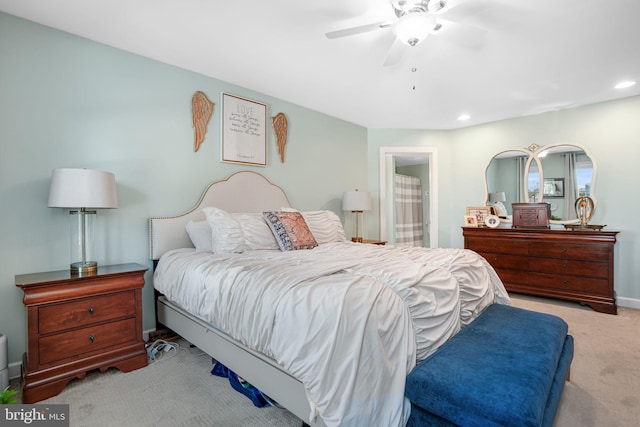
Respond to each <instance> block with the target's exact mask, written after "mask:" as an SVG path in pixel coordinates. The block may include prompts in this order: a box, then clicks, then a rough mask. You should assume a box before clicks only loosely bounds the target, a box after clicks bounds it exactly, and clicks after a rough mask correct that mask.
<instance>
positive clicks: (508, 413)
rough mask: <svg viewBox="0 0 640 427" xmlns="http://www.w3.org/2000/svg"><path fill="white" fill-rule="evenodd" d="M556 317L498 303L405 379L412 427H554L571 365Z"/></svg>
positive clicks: (568, 339) (568, 341)
mask: <svg viewBox="0 0 640 427" xmlns="http://www.w3.org/2000/svg"><path fill="white" fill-rule="evenodd" d="M567 331H568V327H567V324H566V322H565V321H564V320H562V319H561V318H559V317H557V316H552V315H549V314H543V313H537V312H534V311H529V310H523V309H520V308H516V307H511V306H506V305H501V304H493V305H491V306H489V307H487V309H486V310H485V311H484V312H483V313H482V314H480V316H478V318H477V319H476V320H474V321H473V322H472V323H471V324H470V325H469V326H467V327H465V328H464V329H462V330H461V331H460V332H459V333H457V334H456V335H455V336H454V337H452V338H451V339H450V340H449V341H447V342H446V343H445V344H443V345H442V346H441V347H440V348H439V349H438V350H437V351H436V352H435V353H433V354H432V355H431V356H429V357H428V358H426V359H425V360H423V361H422V362H420V363H419V364H418V366H416V367H415V368H414V369H413V370H412V371H411V373H410V374H409V376H408V377H407V384H406V389H405V394H406V396H407V397H408V398H409V400H410V401H411V417H410V419H409V422H408V426H464V427H471V426H478V427H480V426H481V427H487V426H518V427H520V426H552V425H553V421H554V419H555V415H556V412H557V409H558V404H559V402H560V396H561V395H562V390H563V389H564V383H565V379H568V375H569V367H570V366H571V361H572V359H573V337H572V336H571V335H567Z"/></svg>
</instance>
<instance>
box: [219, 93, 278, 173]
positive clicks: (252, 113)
mask: <svg viewBox="0 0 640 427" xmlns="http://www.w3.org/2000/svg"><path fill="white" fill-rule="evenodd" d="M221 145H222V147H221V149H220V155H221V160H222V161H223V162H230V163H241V164H245V165H253V166H267V106H266V105H265V104H262V103H260V102H256V101H252V100H250V99H245V98H241V97H239V96H235V95H229V94H228V93H223V94H222V138H221Z"/></svg>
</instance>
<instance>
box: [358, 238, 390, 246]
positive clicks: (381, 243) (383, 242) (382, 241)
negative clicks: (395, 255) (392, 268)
mask: <svg viewBox="0 0 640 427" xmlns="http://www.w3.org/2000/svg"><path fill="white" fill-rule="evenodd" d="M361 243H368V244H370V245H381V246H382V245H386V244H387V242H386V241H384V240H369V239H363V240H362V242H361Z"/></svg>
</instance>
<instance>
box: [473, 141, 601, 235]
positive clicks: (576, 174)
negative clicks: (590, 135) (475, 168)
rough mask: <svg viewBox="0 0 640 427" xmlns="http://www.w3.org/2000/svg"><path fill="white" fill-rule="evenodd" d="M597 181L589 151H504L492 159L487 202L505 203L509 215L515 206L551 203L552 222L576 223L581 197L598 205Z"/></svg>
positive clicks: (560, 147) (567, 147) (556, 147)
mask: <svg viewBox="0 0 640 427" xmlns="http://www.w3.org/2000/svg"><path fill="white" fill-rule="evenodd" d="M595 177H596V162H595V159H594V158H593V156H592V155H591V154H590V153H589V152H588V151H587V150H586V149H585V148H583V147H580V146H578V145H575V144H563V143H558V144H550V145H546V146H544V147H540V146H538V145H535V144H533V145H531V146H529V147H528V148H527V149H526V150H524V149H523V150H520V149H515V150H508V151H503V152H501V153H498V154H497V155H496V156H494V157H493V158H492V159H491V161H490V163H489V166H488V167H487V171H486V176H485V179H486V185H487V187H486V189H487V202H488V204H492V203H495V202H494V201H493V200H496V199H503V200H504V202H503V203H504V206H505V207H506V209H507V214H508V215H510V214H511V203H513V202H531V203H536V202H541V201H542V202H547V203H549V204H550V206H551V218H552V222H554V223H560V224H566V223H572V222H576V221H577V214H576V212H575V201H576V199H577V198H578V197H580V196H589V197H591V198H592V199H593V200H594V202H595V193H594V188H595ZM501 193H504V196H502V194H501ZM496 194H497V195H496ZM492 199H493V200H492Z"/></svg>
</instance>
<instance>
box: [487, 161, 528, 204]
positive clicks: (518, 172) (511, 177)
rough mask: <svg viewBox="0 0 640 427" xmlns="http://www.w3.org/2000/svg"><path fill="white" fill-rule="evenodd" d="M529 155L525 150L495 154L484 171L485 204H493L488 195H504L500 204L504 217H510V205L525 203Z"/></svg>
mask: <svg viewBox="0 0 640 427" xmlns="http://www.w3.org/2000/svg"><path fill="white" fill-rule="evenodd" d="M530 155H531V153H530V152H528V151H526V150H508V151H503V152H502V153H498V154H496V155H495V156H494V157H493V159H491V162H489V166H487V171H486V175H485V178H486V185H487V202H488V204H493V203H494V202H493V201H492V200H491V197H490V195H491V194H496V193H498V194H499V193H504V197H502V199H504V200H502V201H501V202H502V204H503V206H504V207H505V209H506V212H505V213H506V215H501V216H508V215H511V203H514V202H524V201H527V195H526V193H525V188H526V187H525V183H524V177H525V173H524V171H525V170H526V165H527V162H528V161H529V159H530Z"/></svg>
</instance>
